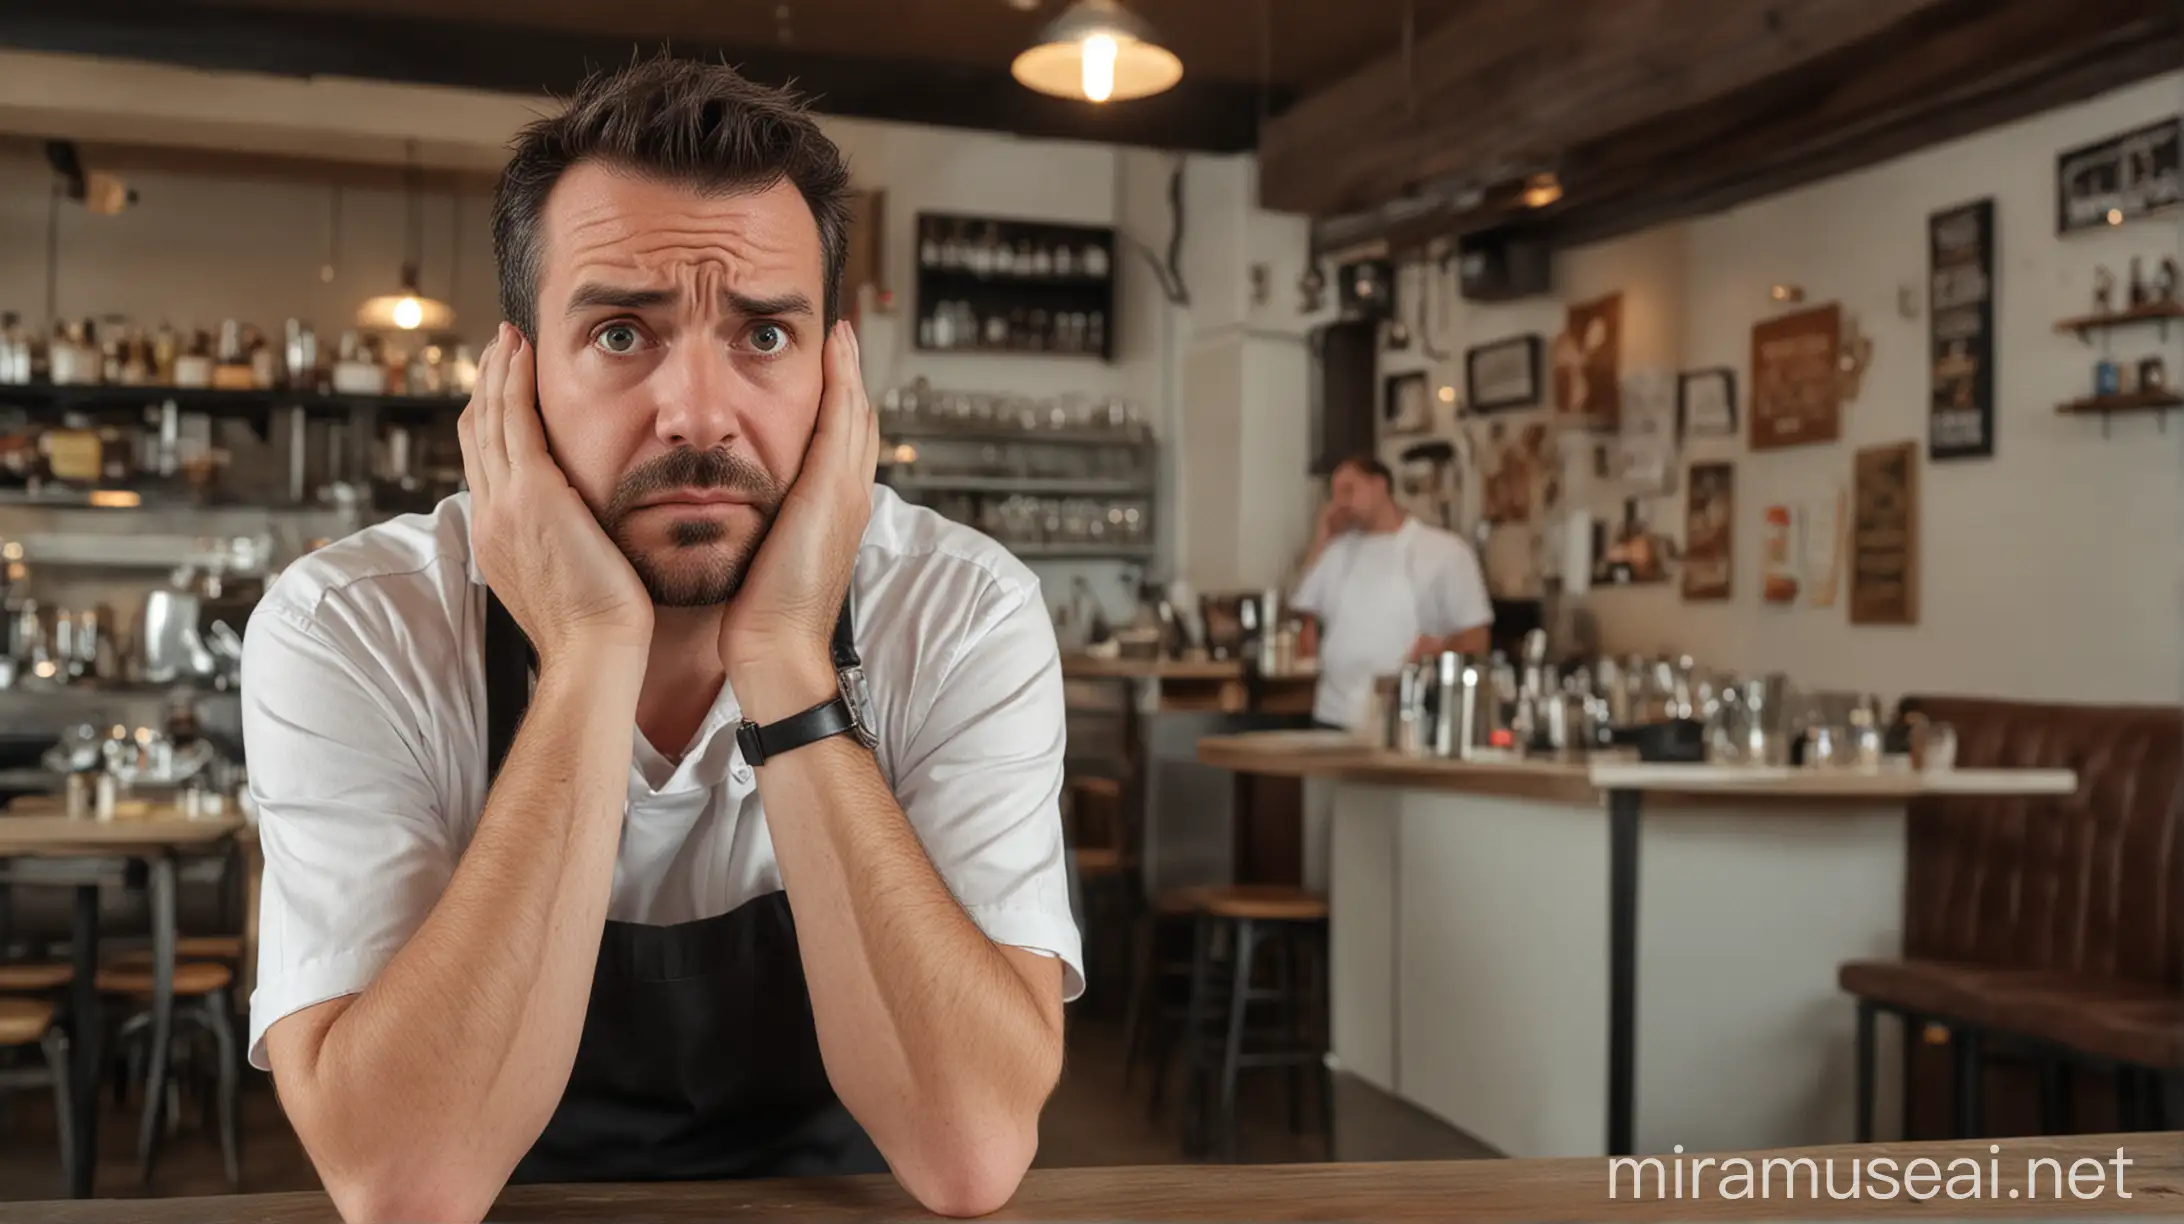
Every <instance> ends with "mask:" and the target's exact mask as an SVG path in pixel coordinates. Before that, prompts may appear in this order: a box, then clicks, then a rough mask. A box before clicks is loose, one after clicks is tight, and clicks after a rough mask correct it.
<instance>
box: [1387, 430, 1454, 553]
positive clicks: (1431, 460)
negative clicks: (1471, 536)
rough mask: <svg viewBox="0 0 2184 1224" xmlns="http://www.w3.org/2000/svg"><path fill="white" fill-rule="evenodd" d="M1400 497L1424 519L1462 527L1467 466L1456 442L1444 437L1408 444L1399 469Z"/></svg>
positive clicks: (1405, 505)
mask: <svg viewBox="0 0 2184 1224" xmlns="http://www.w3.org/2000/svg"><path fill="white" fill-rule="evenodd" d="M1395 480H1396V497H1397V500H1399V501H1400V502H1402V504H1403V508H1404V509H1405V510H1408V511H1410V512H1411V513H1412V514H1414V515H1416V516H1417V517H1418V519H1419V520H1420V521H1421V522H1426V523H1430V524H1432V525H1433V526H1436V527H1442V528H1446V529H1448V530H1451V531H1455V530H1459V529H1460V524H1459V522H1458V519H1459V517H1460V516H1459V513H1458V511H1459V507H1461V506H1462V504H1463V468H1462V466H1461V465H1460V464H1459V463H1458V462H1457V459H1456V446H1455V444H1454V443H1451V442H1447V441H1444V440H1442V439H1438V438H1436V439H1434V440H1433V441H1431V442H1420V443H1417V444H1415V445H1413V446H1408V447H1405V448H1404V450H1403V453H1402V455H1401V457H1400V458H1399V460H1398V461H1397V465H1396V471H1395Z"/></svg>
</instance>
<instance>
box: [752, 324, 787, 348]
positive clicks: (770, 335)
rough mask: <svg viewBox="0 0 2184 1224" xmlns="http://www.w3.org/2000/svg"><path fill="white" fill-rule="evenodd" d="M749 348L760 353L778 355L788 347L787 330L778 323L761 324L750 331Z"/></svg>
mask: <svg viewBox="0 0 2184 1224" xmlns="http://www.w3.org/2000/svg"><path fill="white" fill-rule="evenodd" d="M751 347H752V348H755V349H757V350H758V351H759V352H761V353H767V354H772V353H778V352H780V351H781V350H782V349H785V348H787V347H789V329H788V328H786V327H783V326H781V325H780V324H778V323H761V324H759V325H758V326H757V327H754V328H752V329H751Z"/></svg>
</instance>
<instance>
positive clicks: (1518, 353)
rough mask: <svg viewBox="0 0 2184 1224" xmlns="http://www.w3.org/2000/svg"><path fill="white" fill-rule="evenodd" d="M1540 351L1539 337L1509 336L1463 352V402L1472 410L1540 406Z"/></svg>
mask: <svg viewBox="0 0 2184 1224" xmlns="http://www.w3.org/2000/svg"><path fill="white" fill-rule="evenodd" d="M1541 349H1542V344H1541V341H1540V338H1539V337H1538V336H1511V337H1510V338H1508V339H1506V340H1496V341H1494V342H1492V343H1490V344H1481V345H1478V346H1476V347H1474V348H1470V349H1466V350H1464V401H1465V402H1466V403H1468V404H1469V405H1470V406H1471V411H1473V412H1500V411H1502V410H1504V409H1508V408H1530V407H1532V406H1533V405H1535V404H1537V403H1539V400H1540V385H1539V378H1540V352H1541Z"/></svg>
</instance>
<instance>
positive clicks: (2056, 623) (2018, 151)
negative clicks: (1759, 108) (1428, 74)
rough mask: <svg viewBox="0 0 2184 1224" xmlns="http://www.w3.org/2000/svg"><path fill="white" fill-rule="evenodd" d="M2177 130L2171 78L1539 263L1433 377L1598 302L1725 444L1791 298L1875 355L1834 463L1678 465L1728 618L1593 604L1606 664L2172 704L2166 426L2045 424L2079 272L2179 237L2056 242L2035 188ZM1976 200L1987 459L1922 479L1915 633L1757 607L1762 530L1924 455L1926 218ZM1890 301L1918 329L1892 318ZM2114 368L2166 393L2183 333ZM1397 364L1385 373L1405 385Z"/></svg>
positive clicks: (2161, 250) (2178, 99) (1654, 595)
mask: <svg viewBox="0 0 2184 1224" xmlns="http://www.w3.org/2000/svg"><path fill="white" fill-rule="evenodd" d="M2180 108H2184V74H2171V75H2168V76H2165V77H2161V78H2158V79H2155V80H2151V81H2148V82H2145V83H2142V84H2139V85H2136V86H2133V87H2130V88H2126V89H2122V90H2118V91H2115V92H2113V93H2110V94H2107V95H2105V96H2102V97H2100V98H2096V99H2093V100H2091V101H2089V102H2086V103H2083V104H2080V105H2075V106H2071V107H2066V108H2063V109H2059V110H2056V111H2052V112H2049V113H2047V114H2043V115H2040V116H2037V117H2034V118H2031V119H2028V120H2025V121H2022V122H2019V123H2015V124H2011V125H2008V126H2006V127H2001V128H1996V129H1992V130H1989V131H1986V132H1982V133H1979V134H1976V135H1974V136H1971V137H1969V138H1966V139H1962V140H1958V141H1955V142H1953V143H1950V144H1948V145H1944V146H1940V147H1936V148H1933V149H1929V150H1925V151H1922V152H1919V153H1916V154H1913V155H1911V156H1908V157H1904V158H1900V159H1898V160H1895V161H1892V162H1889V163H1886V164H1883V165H1879V166H1875V167H1872V168H1870V169H1867V170H1864V171H1861V172H1858V173H1855V174H1850V175H1845V176H1842V177H1839V178H1835V179H1831V180H1828V181H1826V182H1823V183H1819V184H1815V185H1812V186H1809V187H1806V188H1803V189H1800V190H1797V191H1792V192H1789V193H1786V194H1783V195H1780V196H1776V197H1773V198H1770V199H1767V200H1763V201H1759V202H1755V203H1752V204H1749V205H1746V206H1744V207H1741V208H1738V209H1735V210H1733V211H1730V212H1727V213H1723V214H1720V215H1716V216H1711V217H1706V218H1701V219H1697V220H1694V221H1691V222H1688V223H1684V224H1681V225H1675V226H1668V227H1663V228H1660V229H1656V230H1653V231H1649V232H1647V233H1644V234H1639V235H1635V236H1632V237H1630V238H1626V239H1621V240H1616V241H1611V242H1608V243H1603V244H1599V245H1596V246H1592V247H1587V248H1581V249H1578V250H1573V251H1569V252H1565V253H1562V254H1560V255H1559V256H1558V258H1557V267H1556V286H1555V293H1554V296H1553V297H1552V298H1551V299H1547V300H1539V301H1533V302H1527V303H1519V304H1509V305H1494V306H1477V305H1464V304H1461V303H1459V304H1458V309H1457V310H1456V311H1455V312H1454V313H1453V315H1452V316H1450V317H1452V318H1453V326H1452V327H1451V328H1449V330H1448V332H1447V333H1445V334H1443V335H1442V336H1441V337H1440V338H1439V340H1438V342H1439V343H1440V344H1442V345H1443V346H1444V347H1447V348H1450V349H1451V350H1453V352H1452V357H1451V360H1450V361H1449V362H1447V363H1445V364H1443V365H1442V366H1440V367H1439V368H1438V369H1437V371H1436V377H1437V378H1438V379H1439V380H1441V381H1445V382H1449V383H1452V384H1454V385H1456V386H1459V387H1460V386H1461V385H1462V380H1461V372H1462V366H1461V354H1462V349H1463V347H1464V346H1466V345H1472V344H1478V343H1481V342H1484V341H1489V340H1495V339H1500V338H1502V337H1504V336H1507V335H1511V334H1516V333H1520V332H1525V331H1536V332H1539V333H1541V334H1542V335H1543V336H1544V337H1545V338H1547V339H1548V340H1549V341H1550V342H1551V340H1552V338H1553V336H1554V334H1555V333H1556V332H1557V331H1559V330H1560V327H1561V324H1562V312H1563V309H1564V308H1565V306H1566V305H1567V304H1568V303H1570V302H1575V301H1582V300H1586V299H1588V298H1591V297H1594V296H1597V295H1598V294H1600V293H1603V292H1607V291H1610V290H1613V289H1618V288H1620V289H1621V290H1622V291H1623V293H1624V316H1623V318H1624V331H1625V343H1624V350H1623V369H1624V371H1625V372H1626V373H1628V372H1631V371H1634V370H1637V369H1641V368H1649V367H1650V368H1657V369H1671V370H1673V369H1677V368H1682V369H1697V368H1705V367H1709V366H1717V365H1726V366H1730V367H1733V368H1735V369H1736V370H1737V371H1738V388H1737V394H1738V408H1739V413H1740V426H1743V427H1744V428H1746V429H1748V428H1749V413H1748V411H1747V408H1748V405H1747V403H1746V400H1747V398H1748V395H1749V389H1750V369H1749V366H1750V348H1751V328H1752V325H1753V324H1754V323H1756V322H1758V321H1760V320H1761V319H1763V318H1766V317H1768V316H1769V315H1771V314H1773V313H1775V312H1776V311H1778V310H1782V309H1787V308H1785V307H1778V306H1777V305H1776V304H1775V303H1773V302H1772V301H1770V300H1769V297H1768V291H1769V287H1770V286H1771V285H1773V284H1776V283H1786V284H1795V285H1799V286H1802V287H1803V288H1804V290H1805V292H1806V295H1807V303H1806V304H1808V305H1811V304H1819V303H1824V302H1828V301H1839V302H1841V303H1842V305H1843V307H1844V309H1845V311H1846V312H1848V313H1849V314H1851V315H1854V316H1855V317H1856V319H1857V321H1858V323H1859V325H1860V326H1861V327H1862V328H1863V330H1864V331H1865V333H1866V334H1867V335H1868V336H1869V337H1870V338H1871V339H1872V342H1873V356H1872V363H1871V366H1870V368H1869V369H1868V370H1867V372H1866V375H1865V381H1864V386H1863V388H1862V391H1861V394H1860V395H1859V397H1858V398H1857V399H1856V400H1855V401H1853V402H1851V403H1850V404H1848V405H1846V407H1845V410H1844V415H1843V438H1842V440H1841V441H1839V442H1837V443H1834V444H1831V445H1821V446H1812V447H1802V448H1797V449H1794V450H1787V451H1773V452H1766V453H1761V454H1754V453H1752V452H1750V451H1749V450H1748V449H1747V448H1746V446H1745V445H1744V442H1743V440H1742V438H1739V439H1724V440H1712V439H1707V440H1697V441H1694V442H1692V443H1691V444H1690V446H1689V448H1688V449H1687V452H1686V454H1685V459H1686V460H1687V461H1688V460H1711V459H1732V460H1734V461H1735V463H1736V468H1737V471H1736V497H1737V508H1736V513H1737V517H1736V523H1735V552H1736V558H1735V571H1734V584H1735V586H1734V595H1733V597H1732V599H1731V600H1730V601H1729V602H1727V603H1698V604H1687V603H1685V602H1684V601H1683V600H1682V598H1681V596H1680V594H1679V591H1678V588H1677V587H1676V586H1675V585H1673V584H1671V585H1668V586H1653V587H1638V588H1620V589H1599V588H1596V589H1595V590H1594V591H1593V592H1592V593H1591V594H1590V595H1589V596H1588V600H1589V604H1590V606H1591V608H1592V609H1593V610H1594V611H1595V612H1596V613H1597V614H1598V616H1599V618H1600V624H1601V629H1602V634H1603V645H1604V647H1605V648H1607V649H1609V650H1615V651H1623V650H1640V651H1654V650H1665V651H1685V652H1689V653H1691V654H1693V655H1696V656H1698V657H1699V658H1700V659H1701V661H1702V662H1704V663H1705V664H1708V665H1711V666H1716V667H1722V668H1728V669H1733V670H1739V671H1763V670H1776V669H1779V670H1784V671H1787V672H1789V673H1790V674H1791V675H1792V677H1793V678H1795V679H1796V680H1798V681H1800V682H1801V683H1806V684H1813V685H1820V686H1825V687H1830V688H1835V687H1842V688H1857V689H1863V690H1868V691H1874V692H1878V693H1881V694H1883V695H1886V696H1891V697H1892V696H1895V695H1900V694H1902V693H1905V692H1909V691H1943V690H1946V691H1954V692H1966V693H1989V694H1997V695H2007V696H2020V697H2047V698H2055V699H2065V700H2086V701H2176V700H2178V699H2179V697H2180V696H2184V647H2180V642H2184V584H2180V574H2184V565H2180V554H2179V544H2178V541H2179V540H2180V539H2184V534H2180V532H2179V528H2180V526H2184V468H2180V466H2179V460H2180V449H2184V421H2171V422H2168V423H2167V424H2168V425H2169V426H2170V428H2169V429H2168V430H2167V432H2163V430H2162V428H2161V426H2162V424H2163V422H2161V421H2158V420H2156V419H2155V418H2152V417H2140V418H2118V419H2117V420H2116V421H2115V423H2114V425H2113V427H2112V430H2111V436H2110V437H2107V438H2103V437H2102V434H2101V426H2100V424H2099V422H2098V421H2097V420H2080V419H2066V418H2063V417H2060V416H2058V415H2057V414H2056V412H2055V410H2054V409H2055V405H2056V404H2058V403H2060V402H2062V401H2064V400H2068V399H2072V398H2075V397H2077V396H2080V395H2084V394H2087V393H2089V391H2090V387H2091V379H2092V366H2093V363H2094V361H2095V360H2096V359H2097V357H2098V350H2097V349H2092V348H2087V347H2085V346H2084V345H2082V344H2080V342H2079V341H2078V340H2077V339H2076V338H2075V337H2073V336H2068V335H2059V334H2057V333H2056V332H2055V330H2054V324H2055V321H2056V320H2057V319H2059V318H2063V317H2066V316H2069V315H2074V314H2081V313H2084V312H2085V311H2087V310H2089V309H2091V306H2092V288H2091V285H2092V276H2093V270H2094V268H2095V266H2096V265H2099V264H2106V265H2108V266H2109V267H2110V268H2112V269H2115V270H2116V271H2117V273H2118V276H2119V278H2121V277H2123V276H2125V275H2127V269H2128V264H2129V261H2130V257H2131V256H2132V255H2141V256H2146V257H2149V263H2150V265H2151V264H2152V263H2158V260H2159V258H2160V257H2161V256H2162V255H2165V254H2169V255H2176V254H2180V253H2184V220H2178V219H2175V218H2171V219H2166V220H2149V221H2144V222H2139V223H2135V224H2132V225H2127V226H2123V227H2120V228H2118V229H2116V230H2114V231H2105V232H2101V233H2096V234H2089V235H2083V236H2074V237H2071V238H2068V239H2058V238H2057V236H2056V235H2055V232H2054V224H2055V222H2054V216H2055V203H2054V191H2055V187H2054V175H2055V158H2056V155H2057V153H2059V152H2061V151H2062V150H2064V149H2067V148H2070V147H2072V146H2075V145H2078V144H2081V143H2084V142H2088V141H2092V140H2097V139H2100V138H2102V137H2105V136H2108V135H2111V134H2114V133H2116V132H2119V131H2123V130H2125V129H2127V128H2130V127H2133V126H2137V125H2140V124H2143V123H2147V122H2151V121H2153V120H2156V119H2158V118H2161V117H2163V116H2165V115H2173V114H2175V113H2177V111H2178V110H2179V109H2180ZM1985 195H1992V196H1994V197H1995V201H1996V204H1995V212H1996V226H1997V231H1998V235H1997V271H1996V280H1997V301H1996V314H1995V327H1996V339H1995V356H1996V363H1997V366H1996V382H1995V387H1996V412H1995V417H1996V425H1995V429H1996V437H1997V443H1996V454H1995V457H1994V458H1992V459H1989V460H1961V461H1955V462H1945V463H1940V464H1932V463H1926V462H1924V461H1923V460H1922V463H1921V468H1920V473H1919V479H1920V484H1921V489H1920V532H1921V535H1920V552H1921V564H1922V572H1921V576H1920V588H1921V603H1922V607H1921V610H1920V622H1919V624H1918V625H1916V626H1914V627H1908V628H1881V627H1864V626H1859V627H1853V626H1851V625H1850V624H1849V623H1848V617H1847V612H1846V606H1847V600H1846V599H1844V598H1838V600H1837V603H1836V605H1835V606H1834V607H1833V608H1825V609H1822V608H1812V607H1809V606H1808V607H1799V608H1796V609H1786V610H1778V609H1771V608H1765V607H1763V606H1762V605H1761V604H1760V602H1759V594H1758V592H1759V580H1760V558H1759V549H1760V537H1761V533H1760V530H1759V523H1760V514H1761V512H1762V510H1763V508H1764V507H1765V506H1766V505H1767V504H1769V503H1770V502H1772V501H1777V500H1782V499H1793V500H1794V499H1802V498H1806V497H1811V496H1814V495H1826V494H1827V493H1828V492H1829V490H1831V489H1832V488H1834V487H1836V486H1838V485H1840V486H1841V487H1844V488H1847V487H1848V484H1849V481H1850V475H1851V463H1852V454H1853V452H1854V451H1855V450H1856V449H1857V448H1859V447H1862V446H1870V445H1877V444H1883V443H1890V442H1897V441H1902V440H1906V439H1915V440H1918V441H1919V442H1920V445H1921V454H1922V455H1923V453H1924V440H1925V437H1926V423H1925V422H1926V405H1927V399H1928V392H1929V385H1928V358H1927V343H1928V341H1927V336H1928V333H1927V327H1928V320H1927V317H1926V309H1925V304H1926V285H1925V277H1926V267H1927V253H1926V243H1927V217H1928V215H1929V214H1930V213H1932V212H1935V211H1937V210H1939V209H1942V208H1945V207H1948V206H1950V205H1953V204H1957V203H1961V202H1964V201H1967V200H1971V199H1976V198H1978V197H1981V196H1985ZM1904 289H1908V290H1909V292H1910V296H1911V298H1912V300H1913V301H1914V302H1915V303H1916V305H1917V309H1916V311H1915V315H1916V317H1911V318H1906V317H1904V315H1903V314H1902V313H1900V312H1899V309H1898V296H1899V290H1904ZM1444 292H1445V289H1444ZM1450 296H1453V295H1450ZM2113 343H2114V351H2115V355H2116V356H2117V357H2118V358H2119V359H2122V358H2126V357H2128V358H2130V359H2132V360H2136V359H2137V358H2138V357H2141V356H2146V355H2150V354H2153V353H2157V352H2158V353H2161V354H2162V355H2163V356H2164V357H2165V358H2166V360H2167V362H2168V366H2169V369H2170V370H2171V371H2172V377H2174V375H2175V374H2176V373H2179V372H2184V328H2179V329H2172V331H2171V332H2170V334H2169V336H2168V339H2167V340H2166V342H2164V341H2163V340H2162V338H2161V336H2160V335H2159V333H2157V332H2155V331H2153V330H2151V329H2147V330H2141V331H2131V332H2119V333H2117V334H2116V335H2115V337H2114V341H2113ZM1416 349H1417V346H1416V345H1415V344H1414V345H1413V351H1412V353H1410V354H1398V355H1395V357H1393V358H1391V359H1390V360H1389V361H1388V362H1387V368H1388V369H1390V370H1394V369H1402V368H1415V367H1416V366H1418V365H1419V364H1421V359H1420V358H1419V357H1418V355H1417V352H1416ZM1447 411H1448V410H1447V409H1443V412H1444V414H1445V413H1446V412H1447ZM1443 426H1444V428H1445V426H1446V422H1445V420H1444V422H1443ZM1747 436H1748V435H1747ZM1408 441H1410V439H1402V440H1399V441H1398V442H1396V443H1395V444H1391V445H1390V446H1389V447H1388V449H1389V450H1390V451H1391V452H1392V451H1393V450H1395V449H1399V444H1400V442H1408ZM1680 497H1681V490H1680V489H1679V493H1678V499H1677V500H1676V501H1675V502H1674V505H1675V507H1676V509H1675V511H1674V513H1672V514H1669V513H1663V514H1658V515H1657V516H1656V518H1655V522H1656V523H1657V524H1658V525H1668V524H1673V530H1674V531H1675V532H1676V533H1677V534H1679V535H1680V533H1681V530H1682V511H1681V501H1680Z"/></svg>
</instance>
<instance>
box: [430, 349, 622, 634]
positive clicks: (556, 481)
mask: <svg viewBox="0 0 2184 1224" xmlns="http://www.w3.org/2000/svg"><path fill="white" fill-rule="evenodd" d="M457 432H458V434H459V435H460V436H461V439H462V450H463V475H464V478H465V480H466V481H467V482H468V484H469V485H470V541H471V549H472V550H473V552H474V553H475V555H476V556H477V560H478V569H479V570H480V572H482V573H483V574H484V575H485V580H486V584H487V585H488V586H490V587H492V589H493V593H494V594H495V595H498V596H499V597H500V601H501V603H503V604H504V605H506V606H507V608H508V611H509V614H510V615H512V616H514V617H515V618H516V623H517V624H519V625H521V626H522V627H523V631H524V633H525V635H527V636H528V637H529V638H530V639H531V642H532V644H533V645H534V646H535V647H537V649H538V652H539V660H540V663H541V664H542V665H551V664H552V663H554V662H555V661H557V660H559V659H562V658H565V657H570V656H576V655H582V654H585V653H587V652H590V651H593V650H596V649H606V650H629V649H634V650H635V651H637V652H638V653H640V654H642V653H643V652H644V651H645V650H646V649H648V648H649V646H650V645H651V641H652V599H651V597H650V596H649V595H647V594H646V592H645V588H644V584H643V583H642V582H640V581H639V580H638V578H637V571H636V570H635V569H634V568H632V567H631V566H630V563H629V559H628V558H627V557H625V556H623V555H622V550H621V549H619V548H617V547H615V544H614V541H612V540H610V539H608V538H607V533H606V532H605V530H603V529H602V528H601V527H600V526H599V520H598V519H596V518H594V517H593V516H592V512H591V509H590V508H589V507H587V506H586V505H585V504H584V499H583V497H582V496H581V495H579V494H578V493H577V491H576V489H575V488H574V487H572V486H571V485H570V484H569V480H568V477H567V476H566V475H564V474H563V473H562V470H561V467H560V465H559V464H557V463H555V462H554V460H553V457H552V456H551V455H550V454H548V453H547V449H546V430H545V426H544V424H543V423H542V422H541V421H540V419H539V414H538V379H537V366H536V359H535V354H534V351H533V349H532V347H531V345H530V343H529V342H528V341H527V340H525V339H524V338H523V335H522V333H521V332H518V331H517V330H516V329H515V328H513V327H510V326H509V325H507V324H505V323H504V324H502V325H501V326H500V329H499V330H498V331H497V332H496V333H495V335H494V338H493V342H492V343H491V344H490V345H488V346H486V351H485V356H484V360H483V361H482V362H481V363H480V367H479V370H478V384H477V388H476V390H475V391H474V392H473V393H472V394H471V397H470V403H469V405H468V406H467V407H465V408H464V409H463V415H462V419H461V421H460V422H459V423H458V425H457Z"/></svg>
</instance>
